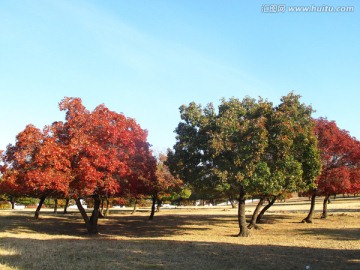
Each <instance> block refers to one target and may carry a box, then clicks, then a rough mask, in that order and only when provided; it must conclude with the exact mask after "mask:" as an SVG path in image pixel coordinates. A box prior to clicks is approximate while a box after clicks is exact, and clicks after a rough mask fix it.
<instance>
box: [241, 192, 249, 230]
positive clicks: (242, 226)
mask: <svg viewBox="0 0 360 270" xmlns="http://www.w3.org/2000/svg"><path fill="white" fill-rule="evenodd" d="M245 194H246V193H245V190H244V188H243V187H242V188H241V189H240V193H239V207H238V221H239V228H240V232H239V234H238V236H239V237H248V236H249V235H250V231H249V229H248V228H247V227H246V216H245Z"/></svg>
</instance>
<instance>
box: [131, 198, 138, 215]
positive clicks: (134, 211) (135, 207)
mask: <svg viewBox="0 0 360 270" xmlns="http://www.w3.org/2000/svg"><path fill="white" fill-rule="evenodd" d="M136 210H137V199H135V203H134V209H133V211H132V212H131V214H134V213H136Z"/></svg>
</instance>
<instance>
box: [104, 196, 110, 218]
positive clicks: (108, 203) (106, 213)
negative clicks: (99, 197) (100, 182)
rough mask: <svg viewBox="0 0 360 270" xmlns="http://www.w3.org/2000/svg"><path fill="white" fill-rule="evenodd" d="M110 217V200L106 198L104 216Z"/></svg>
mask: <svg viewBox="0 0 360 270" xmlns="http://www.w3.org/2000/svg"><path fill="white" fill-rule="evenodd" d="M109 215H110V200H109V198H106V210H105V216H106V217H107V216H109Z"/></svg>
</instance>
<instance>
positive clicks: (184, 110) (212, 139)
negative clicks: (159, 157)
mask: <svg viewBox="0 0 360 270" xmlns="http://www.w3.org/2000/svg"><path fill="white" fill-rule="evenodd" d="M299 98H300V97H299V96H297V95H294V94H293V93H290V94H289V95H287V96H285V97H283V98H282V100H281V104H280V105H279V106H277V107H275V108H274V107H273V105H272V103H270V102H268V101H266V100H263V99H261V98H260V99H259V100H255V99H252V98H249V97H246V98H244V99H243V100H242V101H240V100H238V99H235V98H232V99H230V100H228V101H226V100H222V101H221V104H220V105H219V110H218V113H216V112H215V110H214V108H213V106H212V104H209V105H208V106H207V107H205V108H204V109H202V108H201V106H200V105H196V104H195V103H190V105H189V106H188V107H186V106H182V107H181V108H180V113H181V119H182V120H183V121H182V122H181V123H179V125H178V128H177V129H176V133H177V134H178V135H177V142H176V144H175V146H174V151H173V152H169V155H168V158H169V160H168V162H169V166H170V168H171V170H172V172H173V173H176V174H179V175H181V177H182V178H183V179H184V180H185V181H188V182H190V183H191V184H192V185H194V186H206V187H209V186H211V185H212V186H219V185H220V186H221V185H222V186H227V187H228V190H231V192H232V194H234V193H235V194H237V199H238V201H239V205H238V221H239V228H240V232H239V236H248V235H249V231H248V228H247V226H246V219H245V200H246V198H247V197H248V196H254V195H273V194H279V193H281V192H285V191H291V190H296V189H306V188H308V187H309V186H311V185H312V184H313V182H314V180H315V178H316V176H317V175H318V173H319V168H320V161H319V155H318V153H317V147H316V138H315V137H314V134H313V124H312V121H311V112H312V110H311V107H307V106H305V105H304V104H301V103H300V102H299Z"/></svg>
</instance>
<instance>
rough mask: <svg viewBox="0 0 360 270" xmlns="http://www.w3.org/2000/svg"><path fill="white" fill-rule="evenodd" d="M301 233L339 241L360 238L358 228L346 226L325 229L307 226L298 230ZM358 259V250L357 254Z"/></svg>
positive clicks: (359, 229)
mask: <svg viewBox="0 0 360 270" xmlns="http://www.w3.org/2000/svg"><path fill="white" fill-rule="evenodd" d="M300 232H301V233H303V234H310V235H316V236H318V235H322V236H326V237H327V238H331V239H334V240H340V241H352V240H360V228H346V229H327V228H307V229H304V230H300ZM358 257H359V259H360V251H359V255H358Z"/></svg>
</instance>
